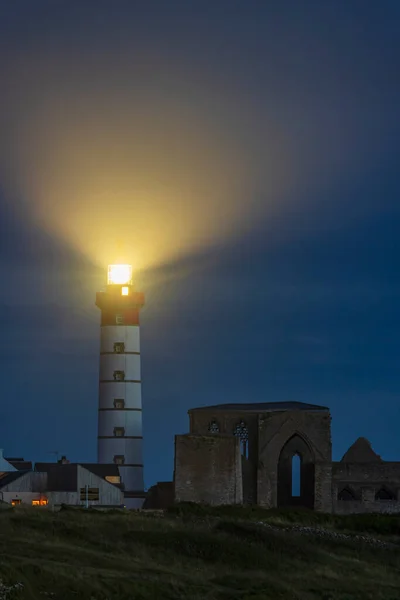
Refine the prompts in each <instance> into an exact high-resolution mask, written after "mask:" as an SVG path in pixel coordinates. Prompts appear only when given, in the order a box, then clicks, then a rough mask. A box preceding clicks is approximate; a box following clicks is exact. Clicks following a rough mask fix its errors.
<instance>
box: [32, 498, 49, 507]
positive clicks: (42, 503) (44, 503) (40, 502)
mask: <svg viewBox="0 0 400 600" xmlns="http://www.w3.org/2000/svg"><path fill="white" fill-rule="evenodd" d="M48 503H49V501H48V500H47V498H40V499H39V500H32V506H47V505H48Z"/></svg>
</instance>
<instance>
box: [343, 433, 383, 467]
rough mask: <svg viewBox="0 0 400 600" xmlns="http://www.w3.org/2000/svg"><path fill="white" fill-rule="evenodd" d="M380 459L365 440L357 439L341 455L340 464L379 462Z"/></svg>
mask: <svg viewBox="0 0 400 600" xmlns="http://www.w3.org/2000/svg"><path fill="white" fill-rule="evenodd" d="M381 461H382V459H381V457H380V456H379V454H377V453H376V452H375V451H374V450H373V449H372V446H371V442H370V441H369V440H367V438H364V437H359V438H358V439H357V440H356V441H355V442H354V444H352V445H351V446H350V448H349V449H348V450H347V452H346V453H345V454H344V455H343V458H342V460H341V462H347V463H370V462H381Z"/></svg>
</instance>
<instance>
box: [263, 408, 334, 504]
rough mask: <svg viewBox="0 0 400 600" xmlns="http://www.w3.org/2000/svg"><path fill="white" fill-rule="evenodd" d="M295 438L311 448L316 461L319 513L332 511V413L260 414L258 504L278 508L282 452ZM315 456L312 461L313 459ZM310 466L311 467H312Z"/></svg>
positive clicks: (303, 411)
mask: <svg viewBox="0 0 400 600" xmlns="http://www.w3.org/2000/svg"><path fill="white" fill-rule="evenodd" d="M293 436H298V437H299V438H301V440H302V441H304V443H305V444H306V445H307V446H308V448H309V451H310V453H309V454H310V458H309V460H312V461H313V465H314V472H313V473H312V474H311V476H312V477H313V478H314V484H313V487H314V496H315V508H316V509H317V510H326V511H328V512H329V511H330V506H331V491H330V490H331V478H330V469H329V467H328V465H329V463H330V462H331V460H332V442H331V416H330V413H329V411H327V410H326V411H324V410H320V411H319V410H318V411H305V410H301V411H300V410H293V411H279V412H278V411H277V412H266V413H262V414H260V415H259V420H258V457H259V460H258V476H257V482H258V486H257V503H258V504H260V505H261V506H265V507H266V508H272V507H275V506H277V505H278V462H279V457H280V454H281V451H282V449H283V448H284V446H285V444H286V443H287V442H288V441H289V440H290V439H291V437H293ZM311 457H312V459H311ZM308 466H310V465H308Z"/></svg>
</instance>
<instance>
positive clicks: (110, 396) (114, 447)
mask: <svg viewBox="0 0 400 600" xmlns="http://www.w3.org/2000/svg"><path fill="white" fill-rule="evenodd" d="M143 305H144V295H143V294H142V293H140V292H137V291H135V289H134V286H133V284H132V266H131V265H109V267H108V277H107V287H106V289H105V291H101V292H97V294H96V306H97V307H98V308H99V309H100V311H101V327H100V376H99V416H98V445H97V449H98V450H97V459H98V462H99V463H102V464H104V463H106V464H109V463H115V464H117V465H118V467H119V472H120V475H121V483H122V485H123V489H124V496H125V506H126V507H127V508H141V506H142V504H143V501H144V496H145V494H144V481H143V448H142V445H143V436H142V390H141V387H142V386H141V370H140V330H139V312H140V309H141V308H142V306H143Z"/></svg>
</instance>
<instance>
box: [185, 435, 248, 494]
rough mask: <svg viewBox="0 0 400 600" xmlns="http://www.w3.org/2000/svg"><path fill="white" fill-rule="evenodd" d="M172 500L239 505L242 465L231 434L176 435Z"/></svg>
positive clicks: (238, 450) (238, 446) (236, 445)
mask: <svg viewBox="0 0 400 600" xmlns="http://www.w3.org/2000/svg"><path fill="white" fill-rule="evenodd" d="M174 483H175V501H176V502H197V503H206V504H213V505H219V504H241V503H242V501H243V494H242V464H241V455H240V445H239V440H238V439H237V438H236V437H235V436H233V435H222V434H218V435H208V436H207V435H197V434H186V435H177V436H175V469H174Z"/></svg>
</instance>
